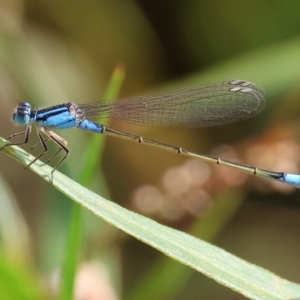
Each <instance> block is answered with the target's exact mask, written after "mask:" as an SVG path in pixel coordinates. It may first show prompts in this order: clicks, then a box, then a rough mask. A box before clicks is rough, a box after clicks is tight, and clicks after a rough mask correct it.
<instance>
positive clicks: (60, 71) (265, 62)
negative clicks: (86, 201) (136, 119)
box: [0, 0, 300, 299]
mask: <svg viewBox="0 0 300 300" xmlns="http://www.w3.org/2000/svg"><path fill="white" fill-rule="evenodd" d="M299 13H300V3H299V2H298V1H295V0H294V1H275V0H273V1H267V0H261V1H257V0H256V1H251V2H250V1H247V2H246V1H237V0H232V1H221V0H219V1H217V0H213V1H208V0H206V1H201V0H200V1H192V0H185V1H171V0H165V1H147V0H139V1H138V0H137V1H130V0H128V1H116V0H113V1H102V0H98V1H95V0H86V1H53V0H52V1H50V0H44V1H34V0H31V1H21V0H19V1H17V0H13V1H8V0H6V1H5V0H2V1H1V0H0V105H1V109H0V128H1V136H3V137H7V136H9V135H10V134H12V133H14V132H18V131H20V130H21V129H20V128H16V127H14V126H13V124H12V123H11V122H10V117H11V113H12V111H13V109H14V107H15V105H16V104H17V103H18V102H19V101H23V100H26V101H28V102H30V103H31V104H32V105H33V106H37V107H44V106H47V105H54V104H58V103H63V102H68V101H74V102H76V103H78V104H79V103H88V102H95V101H100V100H102V99H103V97H104V93H105V90H106V88H107V85H108V83H109V81H110V78H111V75H112V73H113V72H114V70H115V68H116V67H119V68H123V69H124V70H125V74H126V77H125V80H124V83H123V86H122V89H121V92H120V95H119V96H120V97H127V96H132V95H144V94H147V93H149V92H152V91H155V90H163V89H168V88H169V89H175V88H179V87H187V86H192V85H202V84H208V83H212V82H216V81H221V80H227V79H236V78H240V79H246V80H249V81H253V82H255V83H257V84H259V85H260V86H262V88H263V89H264V90H265V97H266V101H267V106H266V109H265V110H264V111H263V112H262V113H261V114H260V115H259V116H257V117H255V118H253V119H251V120H247V121H244V122H241V123H238V124H231V125H226V126H222V127H215V128H206V129H197V130H194V129H192V130H186V129H167V128H164V129H157V128H146V127H145V128H143V127H138V126H133V125H130V124H126V123H122V122H120V121H116V120H109V127H112V128H115V129H118V130H123V131H125V132H130V133H133V134H138V135H142V136H145V137H148V138H151V139H154V140H157V141H163V142H166V143H169V144H174V145H178V146H182V147H185V148H187V149H190V150H193V151H199V152H201V153H202V152H203V153H207V154H208V153H211V154H213V155H216V156H220V157H222V158H228V159H231V160H234V161H241V162H245V163H248V164H251V165H254V166H257V167H260V168H264V169H269V170H274V171H285V172H291V173H299V172H300V171H299V166H300V159H299V150H300V148H299V138H300V137H299V133H298V132H299V130H298V128H299V118H298V114H299V112H300V101H299V99H300V88H299V82H300V18H299ZM59 134H60V135H62V137H64V138H66V139H67V140H68V142H69V144H68V145H69V148H70V150H71V155H70V157H69V158H68V160H67V162H66V163H64V165H63V166H62V168H61V169H60V171H61V172H63V173H65V174H67V175H69V176H70V177H71V178H74V179H76V178H78V176H79V175H80V170H81V168H82V161H83V159H82V157H83V156H84V153H85V148H86V145H88V143H89V139H90V137H91V134H89V133H86V132H80V131H79V130H69V131H67V130H65V131H62V132H59ZM33 136H34V132H33V134H32V140H31V143H32V144H33V143H34V141H35V137H33ZM99 139H105V150H104V154H103V158H102V163H101V164H99V167H98V170H97V173H96V174H95V176H94V181H93V182H92V183H91V185H90V186H89V187H90V188H91V189H92V190H93V191H95V192H97V193H98V194H100V195H102V196H104V197H106V198H108V199H111V200H113V201H115V202H117V203H119V204H120V205H122V206H124V207H128V208H130V209H132V210H134V211H136V212H139V213H141V214H144V215H147V216H149V217H150V218H153V219H155V220H157V221H159V222H161V223H164V224H166V225H169V226H172V227H174V228H178V229H180V230H182V231H185V232H192V234H193V235H195V236H197V237H199V238H203V239H206V240H208V241H210V242H212V243H213V244H215V245H218V246H220V247H222V248H224V249H225V250H227V251H229V252H231V253H233V254H235V255H237V256H239V257H241V258H243V259H245V260H247V261H249V262H251V263H254V264H257V265H260V266H262V267H263V268H266V269H269V270H270V271H272V272H274V273H276V274H278V275H279V276H282V277H284V278H286V279H288V280H291V281H294V282H298V283H300V279H299V278H300V270H299V268H298V263H299V254H298V253H299V251H298V250H299V249H300V239H299V228H300V210H299V192H298V190H297V189H296V188H293V187H289V186H287V185H284V184H278V183H276V182H275V183H274V182H271V181H265V180H262V179H257V178H253V177H251V176H246V175H244V174H241V173H240V172H236V171H233V170H230V169H228V168H225V167H219V166H218V167H215V166H207V165H204V164H202V163H201V162H199V161H195V160H189V159H187V158H184V157H181V156H176V155H173V154H170V153H169V152H164V151H160V150H158V149H155V148H152V147H147V146H137V145H136V144H134V143H130V142H127V141H123V140H118V139H114V138H112V137H105V136H99ZM25 148H26V149H28V147H25ZM53 150H54V149H53ZM34 153H36V152H34ZM23 169H24V167H23V166H21V165H19V164H17V163H15V162H14V161H12V160H11V159H9V158H8V157H7V156H5V155H4V154H1V155H0V176H1V178H0V186H1V187H0V191H1V195H0V197H1V198H0V228H1V237H2V239H1V248H0V249H1V251H0V256H1V257H0V265H1V264H2V266H1V269H2V271H0V272H2V273H3V274H2V275H1V274H0V276H1V277H2V279H1V281H2V282H8V283H7V284H6V287H5V288H3V287H1V288H0V296H1V295H4V294H3V293H4V292H7V293H10V292H11V290H12V289H9V287H8V286H9V282H10V281H9V280H7V281H5V280H4V279H5V278H7V277H9V276H8V274H11V273H12V275H10V276H11V278H14V280H15V281H16V284H15V285H14V288H15V287H16V286H20V289H22V287H28V290H30V291H28V293H29V294H28V295H31V299H33V298H34V297H36V299H40V297H41V295H43V297H45V298H46V296H45V295H47V297H49V298H52V296H53V297H54V295H56V294H57V293H58V281H59V276H58V274H59V269H60V268H61V264H62V259H63V255H64V250H65V246H66V240H67V234H68V227H69V216H70V208H71V205H72V203H71V201H70V200H68V199H66V198H65V197H64V196H63V195H61V194H60V193H58V192H57V191H55V190H54V189H53V187H52V186H51V185H49V184H47V183H46V182H45V181H43V180H41V178H39V177H37V176H36V175H35V174H33V173H32V172H30V171H28V170H26V171H24V170H23ZM80 261H81V263H80V265H79V270H78V274H77V279H76V287H75V294H76V297H77V298H76V299H79V297H80V296H82V295H84V297H85V298H84V299H148V298H149V299H182V298H185V299H245V298H244V297H243V296H241V295H238V294H236V293H234V292H232V291H230V290H229V289H227V288H225V287H222V286H220V285H219V284H217V283H216V282H214V281H212V280H210V279H208V278H206V277H205V276H204V275H202V274H199V273H197V272H195V271H193V270H191V269H189V268H188V267H186V266H182V267H178V266H179V264H178V263H172V261H171V260H170V259H169V258H166V257H164V256H163V255H162V254H161V253H158V252H157V251H155V250H153V249H152V248H150V247H148V246H147V245H144V244H142V243H140V242H139V241H136V240H134V239H132V238H131V237H129V236H127V235H125V234H124V233H122V232H120V231H118V230H116V229H115V228H112V227H111V226H109V225H107V224H104V223H102V222H101V221H100V220H97V219H96V217H94V216H92V215H91V214H89V213H86V215H85V222H84V240H83V245H82V248H81V257H80ZM175 269H176V271H175ZM20 270H21V271H20ZM23 273H24V274H23ZM27 281H28V282H27ZM0 285H1V284H0ZM3 285H4V286H5V284H3ZM31 286H34V288H33V289H32V290H35V292H36V295H35V296H34V294H30V292H31V291H32V290H31V289H30V287H31ZM6 289H7V290H8V291H9V292H8V291H6ZM26 292H27V290H26V289H25V288H24V295H26ZM10 295H11V294H10ZM81 299H83V298H81Z"/></svg>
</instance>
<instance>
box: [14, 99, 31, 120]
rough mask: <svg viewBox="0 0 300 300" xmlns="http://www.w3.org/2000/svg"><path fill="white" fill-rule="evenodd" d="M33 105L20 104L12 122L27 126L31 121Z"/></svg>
mask: <svg viewBox="0 0 300 300" xmlns="http://www.w3.org/2000/svg"><path fill="white" fill-rule="evenodd" d="M30 114H31V105H30V104H29V103H28V102H20V103H18V106H17V107H16V108H15V110H14V112H13V114H12V118H11V120H12V122H13V123H15V124H16V125H19V126H25V125H27V124H28V122H29V121H30Z"/></svg>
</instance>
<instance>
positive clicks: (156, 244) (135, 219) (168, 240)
mask: <svg viewBox="0 0 300 300" xmlns="http://www.w3.org/2000/svg"><path fill="white" fill-rule="evenodd" d="M4 144H5V140H3V139H0V148H1V147H3V145H4ZM3 151H4V152H5V153H7V154H8V155H10V156H11V157H13V158H15V159H17V160H18V161H20V162H21V163H23V164H28V163H29V162H30V161H31V159H32V158H33V157H32V156H31V155H29V154H28V153H26V152H25V151H24V150H22V149H20V148H18V147H6V148H4V150H3ZM30 169H32V170H33V171H34V172H35V173H37V174H38V175H39V176H41V177H42V178H44V179H45V180H47V181H49V178H50V172H51V170H52V169H51V168H50V167H49V166H47V165H45V164H44V163H42V162H40V161H38V162H37V163H35V164H33V165H32V166H31V167H30ZM53 186H54V187H55V188H56V189H58V190H59V191H61V192H62V193H64V194H65V195H67V196H68V197H69V198H70V199H72V200H74V201H75V202H77V203H78V204H80V205H82V206H84V207H85V208H86V209H88V210H89V211H91V212H93V213H94V214H95V215H97V216H99V217H101V218H102V219H104V220H105V221H107V222H108V223H110V224H112V225H113V226H115V227H117V228H119V229H121V230H123V231H124V232H126V233H128V234H130V235H132V236H134V237H135V238H137V239H138V240H140V241H142V242H144V243H146V244H148V245H150V246H152V247H153V248H155V249H157V250H159V251H161V252H162V253H164V254H165V255H167V256H169V257H171V258H173V259H175V260H177V261H179V262H181V263H183V264H185V265H187V266H190V267H191V268H193V269H195V270H197V271H199V272H201V273H203V274H205V275H206V276H208V277H210V278H212V279H214V280H215V281H217V282H219V283H221V284H223V285H225V286H227V287H229V288H231V289H232V290H234V291H236V292H239V293H241V294H243V295H244V296H246V297H248V298H250V299H268V300H272V299H274V300H275V299H297V298H299V297H300V286H299V285H297V284H295V283H291V282H289V281H287V280H284V279H282V278H280V277H278V276H276V275H275V274H273V273H271V272H269V271H267V270H264V269H262V268H260V267H257V266H255V265H253V264H250V263H248V262H246V261H243V260H242V259H239V258H237V257H235V256H234V255H232V254H230V253H228V252H226V251H224V250H222V249H220V248H218V247H215V246H213V245H211V244H209V243H207V242H204V241H202V240H199V239H197V238H195V237H193V236H190V235H187V234H185V233H183V232H180V231H177V230H174V229H172V228H168V227H166V226H163V225H161V224H159V223H157V222H154V221H153V220H151V219H148V218H146V217H143V216H141V215H139V214H136V213H134V212H131V211H129V210H127V209H124V208H122V207H121V206H119V205H117V204H115V203H113V202H111V201H108V200H106V199H104V198H102V197H100V196H99V195H97V194H95V193H93V192H91V191H90V190H88V189H86V188H84V187H83V186H81V185H80V184H78V183H76V182H74V181H73V180H71V179H69V178H68V177H66V176H64V175H63V174H61V173H60V172H56V173H55V176H54V180H53Z"/></svg>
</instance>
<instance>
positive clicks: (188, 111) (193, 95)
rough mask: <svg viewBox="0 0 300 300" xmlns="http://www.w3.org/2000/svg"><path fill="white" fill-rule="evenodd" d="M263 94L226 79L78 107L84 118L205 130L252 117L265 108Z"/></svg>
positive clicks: (256, 86)
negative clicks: (202, 128) (203, 128)
mask: <svg viewBox="0 0 300 300" xmlns="http://www.w3.org/2000/svg"><path fill="white" fill-rule="evenodd" d="M263 94H264V92H263V90H262V88H261V87H260V86H258V85H256V84H254V83H251V82H248V81H244V80H230V81H223V82H219V83H214V84H210V85H207V86H202V87H193V88H185V89H181V90H175V91H170V92H162V93H157V94H153V95H149V96H140V97H132V98H124V99H118V100H115V101H102V102H98V103H92V104H83V105H79V107H80V109H81V110H82V111H83V112H84V114H85V116H86V118H90V117H94V116H99V115H102V116H104V117H110V118H117V119H121V120H123V121H125V122H130V123H134V124H138V125H148V126H173V127H208V126H215V125H221V124H227V123H233V122H237V121H241V120H245V119H248V118H251V117H253V116H255V115H256V114H258V113H259V112H260V111H262V110H263V108H264V106H265V100H264V97H263Z"/></svg>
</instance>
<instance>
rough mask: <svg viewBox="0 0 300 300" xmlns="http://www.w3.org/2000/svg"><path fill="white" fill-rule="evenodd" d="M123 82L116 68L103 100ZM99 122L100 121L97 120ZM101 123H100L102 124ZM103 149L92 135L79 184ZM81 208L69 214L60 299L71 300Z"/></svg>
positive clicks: (89, 177) (114, 94)
mask: <svg viewBox="0 0 300 300" xmlns="http://www.w3.org/2000/svg"><path fill="white" fill-rule="evenodd" d="M123 80H124V69H123V68H122V67H121V66H117V67H116V68H115V70H114V72H113V74H112V78H111V81H110V84H109V86H108V88H107V91H106V93H105V97H104V98H105V99H111V98H116V97H117V95H118V93H119V90H120V88H121V85H122V83H123ZM99 122H100V120H99ZM102 123H103V122H101V124H102ZM103 148H104V139H101V138H99V136H98V135H96V134H95V135H93V136H92V138H91V139H90V141H89V146H88V147H87V149H86V151H85V158H83V160H84V164H83V166H84V167H83V169H82V170H81V173H80V177H79V182H80V183H81V184H82V185H84V186H87V185H88V184H89V183H90V182H91V180H92V178H93V176H94V174H95V171H96V168H97V166H98V165H99V163H100V159H101V157H102V155H101V153H102V151H103ZM81 208H82V207H81V206H79V205H78V204H77V203H74V205H73V207H72V212H71V219H70V229H69V235H68V237H67V246H66V251H65V258H64V263H63V267H62V276H61V287H60V297H59V298H60V299H61V300H64V299H73V290H74V280H75V275H76V269H77V264H78V261H79V253H80V249H81V244H82V238H83V236H82V227H83V220H82V211H81Z"/></svg>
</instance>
